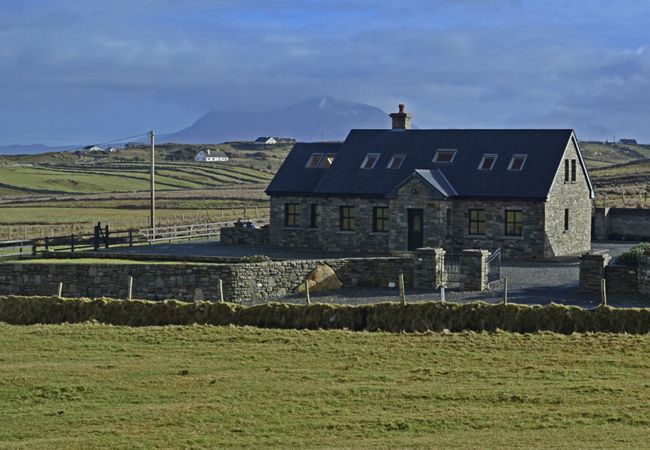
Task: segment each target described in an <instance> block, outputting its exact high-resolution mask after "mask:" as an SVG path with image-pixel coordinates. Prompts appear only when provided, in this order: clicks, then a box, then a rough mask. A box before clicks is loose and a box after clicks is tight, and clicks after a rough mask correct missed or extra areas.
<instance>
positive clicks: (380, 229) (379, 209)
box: [372, 206, 388, 233]
mask: <svg viewBox="0 0 650 450" xmlns="http://www.w3.org/2000/svg"><path fill="white" fill-rule="evenodd" d="M372 231H374V232H376V233H386V232H388V207H387V206H376V207H374V208H373V209H372Z"/></svg>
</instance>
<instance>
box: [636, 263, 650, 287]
mask: <svg viewBox="0 0 650 450" xmlns="http://www.w3.org/2000/svg"><path fill="white" fill-rule="evenodd" d="M638 271H639V275H638V288H639V293H641V294H645V295H650V254H648V253H646V254H645V255H642V256H641V257H640V258H639V267H638Z"/></svg>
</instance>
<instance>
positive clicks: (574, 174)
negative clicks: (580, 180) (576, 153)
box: [571, 159, 577, 183]
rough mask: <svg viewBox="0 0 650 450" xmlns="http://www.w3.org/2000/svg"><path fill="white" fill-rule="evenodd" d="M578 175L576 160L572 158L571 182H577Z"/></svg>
mask: <svg viewBox="0 0 650 450" xmlns="http://www.w3.org/2000/svg"><path fill="white" fill-rule="evenodd" d="M576 176H577V166H576V160H575V159H572V160H571V182H572V183H575V182H576Z"/></svg>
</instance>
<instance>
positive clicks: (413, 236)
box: [408, 208, 424, 250]
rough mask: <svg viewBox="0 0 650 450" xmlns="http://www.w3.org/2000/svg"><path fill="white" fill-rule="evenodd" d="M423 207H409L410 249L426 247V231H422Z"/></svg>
mask: <svg viewBox="0 0 650 450" xmlns="http://www.w3.org/2000/svg"><path fill="white" fill-rule="evenodd" d="M423 215H424V214H423V211H422V209H415V208H409V209H408V249H409V250H415V249H416V248H421V247H424V233H423V231H422V228H423V227H422V216H423Z"/></svg>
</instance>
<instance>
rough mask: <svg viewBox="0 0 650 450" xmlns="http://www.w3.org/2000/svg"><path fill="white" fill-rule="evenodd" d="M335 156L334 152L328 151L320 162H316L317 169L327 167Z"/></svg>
mask: <svg viewBox="0 0 650 450" xmlns="http://www.w3.org/2000/svg"><path fill="white" fill-rule="evenodd" d="M334 158H336V153H328V154H327V155H325V157H324V158H323V159H321V161H320V164H318V168H319V169H329V168H330V166H331V165H332V163H333V162H334Z"/></svg>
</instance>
